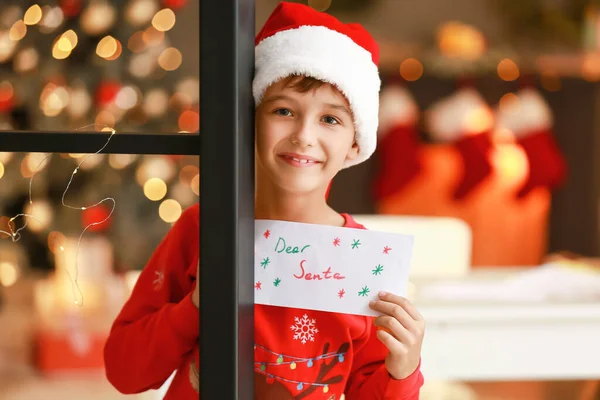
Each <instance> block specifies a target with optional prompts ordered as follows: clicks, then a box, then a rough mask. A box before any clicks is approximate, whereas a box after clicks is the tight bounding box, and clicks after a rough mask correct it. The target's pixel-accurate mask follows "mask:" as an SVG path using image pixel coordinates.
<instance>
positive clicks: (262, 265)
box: [260, 257, 271, 269]
mask: <svg viewBox="0 0 600 400" xmlns="http://www.w3.org/2000/svg"><path fill="white" fill-rule="evenodd" d="M270 262H271V260H269V257H267V258H263V260H262V261H261V262H260V266H261V267H263V268H265V269H266V268H267V265H269V263H270Z"/></svg>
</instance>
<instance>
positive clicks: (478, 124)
mask: <svg viewBox="0 0 600 400" xmlns="http://www.w3.org/2000/svg"><path fill="white" fill-rule="evenodd" d="M426 123H427V127H428V131H429V134H430V136H431V138H432V139H433V140H434V141H435V142H438V143H452V144H454V146H455V148H456V149H457V151H458V152H459V153H460V157H461V160H462V166H463V170H462V173H461V175H460V178H459V182H458V184H457V186H456V188H455V190H454V193H453V197H454V198H455V199H463V198H465V197H466V196H467V195H469V194H470V193H471V192H472V191H473V190H475V189H476V188H477V187H478V186H479V185H480V184H481V183H482V182H483V181H484V180H485V179H486V178H487V177H488V176H489V175H490V174H491V172H492V166H491V162H490V153H491V150H492V140H491V130H492V128H493V125H494V117H493V113H492V111H491V110H490V108H489V106H488V105H487V103H486V102H485V100H484V99H483V98H482V97H481V95H480V94H479V93H478V92H477V91H476V90H475V89H473V88H470V87H468V88H462V89H459V90H458V91H457V92H456V93H454V94H453V95H451V96H449V97H447V98H444V99H442V100H440V101H438V102H437V103H435V104H433V105H432V106H431V108H429V110H428V111H427V116H426Z"/></svg>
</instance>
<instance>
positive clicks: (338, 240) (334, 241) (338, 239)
mask: <svg viewBox="0 0 600 400" xmlns="http://www.w3.org/2000/svg"><path fill="white" fill-rule="evenodd" d="M340 242H341V240H340V238H335V239H333V245H334V246H335V247H337V246H339V245H340Z"/></svg>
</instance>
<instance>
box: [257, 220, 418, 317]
mask: <svg viewBox="0 0 600 400" xmlns="http://www.w3.org/2000/svg"><path fill="white" fill-rule="evenodd" d="M255 227H256V228H255V242H254V243H255V266H254V275H255V286H254V301H255V303H256V304H265V305H274V306H281V307H290V308H301V309H308V310H320V311H330V312H336V313H345V314H357V315H368V316H374V315H378V314H377V313H375V312H373V311H372V310H371V309H370V308H369V301H371V300H374V299H376V298H377V294H378V293H379V292H380V291H386V292H389V293H395V294H398V295H400V296H406V289H407V285H408V275H409V269H410V261H411V256H412V248H413V237H412V236H408V235H401V234H394V233H383V232H375V231H369V230H364V229H354V228H342V227H334V226H323V225H314V224H301V223H295V222H284V221H272V220H257V221H256V222H255Z"/></svg>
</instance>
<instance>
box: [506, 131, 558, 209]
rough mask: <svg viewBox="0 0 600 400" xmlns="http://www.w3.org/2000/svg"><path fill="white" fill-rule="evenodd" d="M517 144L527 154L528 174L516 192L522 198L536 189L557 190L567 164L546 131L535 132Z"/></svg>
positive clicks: (550, 135)
mask: <svg viewBox="0 0 600 400" xmlns="http://www.w3.org/2000/svg"><path fill="white" fill-rule="evenodd" d="M519 144H520V145H521V147H522V148H523V150H524V151H525V153H526V154H527V160H528V161H529V174H528V176H527V181H526V182H525V184H524V185H523V186H522V187H521V189H519V191H518V192H517V197H518V198H523V197H525V196H527V195H528V194H529V192H531V191H532V190H533V189H535V188H536V187H547V188H551V189H554V188H557V187H558V186H560V185H561V184H562V183H563V182H564V180H565V178H566V175H567V163H566V161H565V159H564V157H563V155H562V153H561V151H560V149H559V147H558V144H557V143H556V141H555V140H554V137H553V136H552V133H551V132H550V131H548V130H544V131H539V132H535V133H533V134H530V135H527V136H526V137H523V138H521V139H519Z"/></svg>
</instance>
